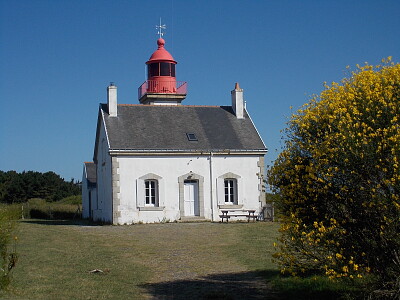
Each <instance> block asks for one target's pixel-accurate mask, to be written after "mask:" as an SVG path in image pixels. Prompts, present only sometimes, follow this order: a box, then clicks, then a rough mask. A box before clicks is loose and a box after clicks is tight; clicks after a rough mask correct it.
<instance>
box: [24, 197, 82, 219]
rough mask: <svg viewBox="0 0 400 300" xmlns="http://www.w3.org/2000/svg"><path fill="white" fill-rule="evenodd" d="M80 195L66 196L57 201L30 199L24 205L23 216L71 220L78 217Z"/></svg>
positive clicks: (79, 212)
mask: <svg viewBox="0 0 400 300" xmlns="http://www.w3.org/2000/svg"><path fill="white" fill-rule="evenodd" d="M80 199H81V196H71V197H67V198H65V199H63V200H61V201H59V202H47V201H46V200H44V199H37V198H35V199H30V200H29V201H28V203H27V204H26V205H25V208H24V211H25V217H26V218H32V219H49V220H71V219H80V218H81V217H82V215H81V205H80V201H81V200H80Z"/></svg>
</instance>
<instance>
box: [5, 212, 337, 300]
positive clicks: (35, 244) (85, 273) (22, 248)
mask: <svg viewBox="0 0 400 300" xmlns="http://www.w3.org/2000/svg"><path fill="white" fill-rule="evenodd" d="M277 229H278V224H277V223H267V222H259V223H228V224H221V223H166V224H147V225H132V226H90V224H88V223H84V222H81V223H77V222H75V223H74V222H71V221H48V220H46V221H44V220H28V221H21V222H20V224H19V229H18V241H19V242H18V248H17V252H18V254H19V261H18V264H17V267H16V268H15V270H14V273H13V281H12V284H11V287H10V289H11V291H10V292H8V293H7V294H0V297H1V298H2V299H319V298H320V297H323V298H324V300H327V299H338V293H337V286H336V285H334V284H332V283H329V282H326V281H322V280H318V281H316V282H315V283H314V282H310V281H304V280H303V281H296V279H287V278H280V277H279V272H278V269H277V266H276V265H274V264H273V263H272V261H271V254H272V253H273V251H274V249H273V246H272V244H273V242H274V241H275V238H276V236H277V234H278V230H277ZM95 269H99V270H102V271H103V273H90V271H91V270H95ZM321 282H322V283H321ZM293 297H294V298H293Z"/></svg>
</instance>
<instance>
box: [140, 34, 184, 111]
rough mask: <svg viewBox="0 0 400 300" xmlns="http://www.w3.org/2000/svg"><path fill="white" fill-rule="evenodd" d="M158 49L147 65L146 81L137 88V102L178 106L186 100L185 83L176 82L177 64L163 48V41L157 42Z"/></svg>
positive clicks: (160, 39) (161, 39)
mask: <svg viewBox="0 0 400 300" xmlns="http://www.w3.org/2000/svg"><path fill="white" fill-rule="evenodd" d="M157 45H158V49H157V50H156V51H154V53H153V54H152V55H151V57H150V59H149V60H148V61H147V62H146V65H147V80H146V81H145V82H144V83H143V84H142V85H141V86H140V87H139V91H138V94H139V102H140V103H142V104H153V105H178V104H180V103H181V102H182V101H183V100H184V99H185V98H186V92H187V84H186V82H179V81H176V77H175V66H176V64H177V62H176V61H175V60H174V58H173V57H172V55H171V54H170V53H169V52H168V51H167V50H166V49H165V48H164V45H165V40H164V39H163V38H161V37H160V38H159V39H158V40H157Z"/></svg>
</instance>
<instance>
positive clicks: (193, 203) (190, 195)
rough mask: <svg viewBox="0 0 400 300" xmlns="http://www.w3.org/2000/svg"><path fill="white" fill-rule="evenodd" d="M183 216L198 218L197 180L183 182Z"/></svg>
mask: <svg viewBox="0 0 400 300" xmlns="http://www.w3.org/2000/svg"><path fill="white" fill-rule="evenodd" d="M184 215H185V216H186V217H190V216H193V217H194V216H200V209H199V183H198V181H197V180H185V181H184Z"/></svg>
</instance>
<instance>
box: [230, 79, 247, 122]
mask: <svg viewBox="0 0 400 300" xmlns="http://www.w3.org/2000/svg"><path fill="white" fill-rule="evenodd" d="M231 95H232V108H233V111H234V113H235V115H236V118H238V119H244V101H243V90H242V89H241V88H240V87H239V83H237V82H236V84H235V89H234V90H233V91H231Z"/></svg>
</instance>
